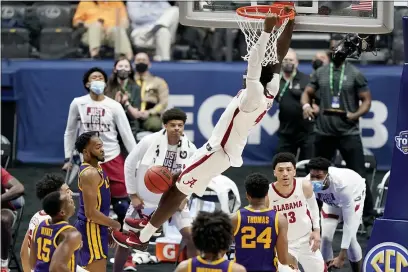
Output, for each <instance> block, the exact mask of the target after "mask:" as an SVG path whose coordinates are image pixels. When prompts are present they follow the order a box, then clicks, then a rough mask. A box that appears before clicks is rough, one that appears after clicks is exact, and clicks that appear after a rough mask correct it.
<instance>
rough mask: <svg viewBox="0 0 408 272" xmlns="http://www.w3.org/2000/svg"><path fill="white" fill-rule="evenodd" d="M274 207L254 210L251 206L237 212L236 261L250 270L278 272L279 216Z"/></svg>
mask: <svg viewBox="0 0 408 272" xmlns="http://www.w3.org/2000/svg"><path fill="white" fill-rule="evenodd" d="M277 214H278V213H277V212H276V211H274V210H272V209H264V210H253V209H251V208H249V207H245V208H243V209H240V210H239V211H238V212H237V216H238V224H237V227H236V229H235V232H234V236H235V261H236V263H238V264H240V265H243V266H244V267H245V268H246V270H247V271H248V272H252V271H258V272H261V271H269V272H276V271H277V264H278V259H277V257H276V253H275V245H276V241H277V238H278V226H279V225H278V216H277Z"/></svg>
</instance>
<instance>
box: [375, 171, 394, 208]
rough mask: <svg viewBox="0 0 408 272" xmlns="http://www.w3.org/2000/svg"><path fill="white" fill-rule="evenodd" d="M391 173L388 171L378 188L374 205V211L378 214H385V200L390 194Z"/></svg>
mask: <svg viewBox="0 0 408 272" xmlns="http://www.w3.org/2000/svg"><path fill="white" fill-rule="evenodd" d="M390 174H391V171H388V172H387V173H386V174H385V175H384V177H383V179H382V180H381V183H380V184H378V186H377V192H378V195H377V198H376V200H375V204H374V210H375V211H376V212H377V213H378V214H383V213H384V206H385V200H386V198H387V193H388V182H389V178H390Z"/></svg>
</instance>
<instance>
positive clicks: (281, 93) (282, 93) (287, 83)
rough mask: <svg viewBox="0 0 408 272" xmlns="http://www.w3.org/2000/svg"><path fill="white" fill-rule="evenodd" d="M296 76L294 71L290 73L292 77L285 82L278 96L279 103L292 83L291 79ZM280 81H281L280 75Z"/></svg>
mask: <svg viewBox="0 0 408 272" xmlns="http://www.w3.org/2000/svg"><path fill="white" fill-rule="evenodd" d="M295 76H296V71H294V72H293V73H292V75H291V76H290V78H289V80H286V82H285V85H283V88H282V90H281V92H280V94H279V101H280V100H281V99H282V96H283V95H284V94H285V92H286V91H287V90H288V87H289V84H290V83H292V81H293V79H294V78H295ZM281 79H282V75H281Z"/></svg>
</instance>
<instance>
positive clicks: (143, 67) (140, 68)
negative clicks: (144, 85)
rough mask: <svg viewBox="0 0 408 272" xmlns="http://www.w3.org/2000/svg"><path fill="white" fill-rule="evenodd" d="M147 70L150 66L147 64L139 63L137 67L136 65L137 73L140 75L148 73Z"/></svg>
mask: <svg viewBox="0 0 408 272" xmlns="http://www.w3.org/2000/svg"><path fill="white" fill-rule="evenodd" d="M147 68H149V67H148V65H147V64H146V63H142V62H141V63H137V64H136V65H135V69H136V72H138V73H144V72H146V71H147Z"/></svg>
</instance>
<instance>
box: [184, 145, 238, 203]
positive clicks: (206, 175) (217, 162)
mask: <svg viewBox="0 0 408 272" xmlns="http://www.w3.org/2000/svg"><path fill="white" fill-rule="evenodd" d="M230 166H231V164H230V160H229V157H228V155H227V154H226V153H225V152H224V150H223V149H220V150H217V151H212V152H211V151H208V150H207V149H206V146H205V145H204V146H202V147H201V148H200V149H198V150H197V151H196V152H195V153H194V155H193V156H192V157H191V158H190V163H189V165H188V166H187V167H186V169H184V171H183V172H182V173H181V175H180V177H179V180H178V182H177V183H176V186H177V188H178V189H179V190H180V191H181V192H182V193H183V194H185V195H186V196H189V195H191V194H193V193H195V194H196V195H198V196H202V195H203V194H204V192H205V189H206V188H207V186H208V184H209V183H210V181H211V180H212V179H213V178H214V177H216V176H218V175H221V174H222V173H223V172H224V171H225V170H227V169H228V168H229V167H230Z"/></svg>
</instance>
